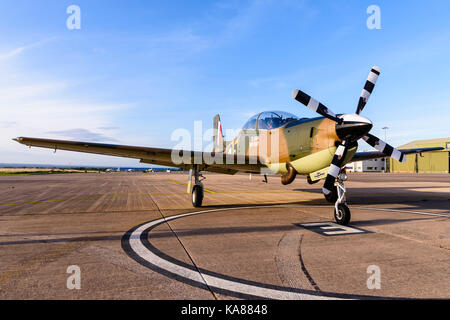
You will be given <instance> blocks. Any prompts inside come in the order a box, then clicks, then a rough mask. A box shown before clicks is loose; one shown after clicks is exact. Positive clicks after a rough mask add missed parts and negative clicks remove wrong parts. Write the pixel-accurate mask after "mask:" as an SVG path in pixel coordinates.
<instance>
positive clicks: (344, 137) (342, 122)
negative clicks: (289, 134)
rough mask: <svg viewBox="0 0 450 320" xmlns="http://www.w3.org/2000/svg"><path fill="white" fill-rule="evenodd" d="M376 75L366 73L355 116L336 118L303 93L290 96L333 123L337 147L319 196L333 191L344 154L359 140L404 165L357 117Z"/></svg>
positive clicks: (377, 71)
mask: <svg viewBox="0 0 450 320" xmlns="http://www.w3.org/2000/svg"><path fill="white" fill-rule="evenodd" d="M379 75H380V68H379V67H376V66H375V67H373V68H372V69H371V70H370V73H369V77H368V78H367V81H366V83H365V85H364V88H363V90H362V92H361V96H360V98H359V102H358V107H357V109H356V113H355V114H344V115H340V116H336V114H335V113H334V112H333V111H331V110H330V109H329V108H327V107H326V106H325V105H323V104H322V103H320V102H319V101H317V100H315V99H314V98H312V97H311V96H309V95H307V94H306V93H304V92H303V91H300V90H295V91H294V92H293V97H294V99H295V100H297V101H298V102H300V103H302V104H303V105H305V106H307V107H308V108H310V109H311V110H313V111H315V112H317V113H318V114H320V115H322V116H324V117H326V118H328V119H330V120H333V121H335V122H336V133H337V135H338V137H339V139H341V143H340V145H339V146H338V148H337V150H336V153H335V154H334V157H333V160H332V162H331V165H330V168H329V170H328V175H327V178H326V180H325V184H324V187H323V193H324V194H325V196H328V195H330V194H331V193H332V192H333V191H332V190H333V187H334V183H335V181H336V178H337V177H338V175H339V173H340V172H341V169H342V166H343V164H344V159H345V156H346V153H347V151H348V149H349V147H350V146H351V145H354V143H356V142H357V141H358V140H359V139H361V138H362V139H363V140H365V141H366V142H367V143H368V144H369V145H371V146H372V147H374V148H375V149H377V150H378V151H380V152H381V153H383V154H385V155H386V156H388V157H392V158H394V159H395V160H397V161H400V162H405V161H406V157H405V156H404V154H402V153H401V152H400V151H399V150H397V149H395V148H394V147H392V146H390V145H389V144H387V143H386V142H384V141H382V140H381V139H379V138H377V137H375V136H374V135H371V134H369V131H370V130H371V129H372V127H373V124H372V122H371V121H370V120H369V119H367V118H364V117H363V116H361V115H360V113H361V112H362V110H363V109H364V107H365V106H366V104H367V101H368V100H369V98H370V96H371V94H372V92H373V89H374V88H375V84H376V82H377V80H378V77H379Z"/></svg>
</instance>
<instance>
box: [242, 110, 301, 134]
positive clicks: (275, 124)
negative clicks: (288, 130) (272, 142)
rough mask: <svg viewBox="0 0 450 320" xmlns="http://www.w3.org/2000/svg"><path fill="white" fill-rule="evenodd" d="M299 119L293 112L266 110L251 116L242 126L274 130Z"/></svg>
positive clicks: (248, 128) (246, 128)
mask: <svg viewBox="0 0 450 320" xmlns="http://www.w3.org/2000/svg"><path fill="white" fill-rule="evenodd" d="M296 120H299V118H298V117H297V116H295V115H293V114H291V113H288V112H284V111H266V112H261V113H258V114H257V115H254V116H253V117H251V118H250V119H249V120H248V121H247V123H246V124H245V125H244V127H243V128H242V129H243V130H255V129H257V130H272V129H276V128H279V127H282V126H284V125H285V124H287V123H289V122H292V121H296Z"/></svg>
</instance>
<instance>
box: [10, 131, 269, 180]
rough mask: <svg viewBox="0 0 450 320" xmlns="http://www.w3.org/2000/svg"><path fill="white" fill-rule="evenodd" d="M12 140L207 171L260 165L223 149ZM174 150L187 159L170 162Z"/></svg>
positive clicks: (257, 168) (230, 171)
mask: <svg viewBox="0 0 450 320" xmlns="http://www.w3.org/2000/svg"><path fill="white" fill-rule="evenodd" d="M13 140H15V141H17V142H19V143H21V144H24V145H26V146H29V147H39V148H48V149H53V150H55V151H56V150H65V151H75V152H83V153H93V154H101V155H108V156H115V157H124V158H133V159H139V160H140V162H141V163H147V164H155V165H162V166H169V167H176V168H181V169H191V168H192V165H193V164H194V163H195V164H198V165H199V166H200V168H199V169H200V170H202V171H211V172H218V173H225V174H236V173H237V172H259V171H260V169H261V167H263V166H264V165H263V164H261V163H260V162H259V161H258V159H257V158H255V157H248V156H241V155H227V154H224V153H216V152H197V151H183V150H175V151H173V150H171V149H161V148H147V147H135V146H126V145H115V144H103V143H92V142H79V141H67V140H50V139H40V138H27V137H20V138H16V139H13ZM174 152H175V153H177V154H178V155H184V157H186V158H185V159H187V158H188V161H184V162H183V163H174V162H173V161H172V154H173V153H174ZM197 159H198V160H197ZM205 159H215V160H216V161H215V162H212V161H205ZM217 160H218V161H217ZM194 161H195V162H194Z"/></svg>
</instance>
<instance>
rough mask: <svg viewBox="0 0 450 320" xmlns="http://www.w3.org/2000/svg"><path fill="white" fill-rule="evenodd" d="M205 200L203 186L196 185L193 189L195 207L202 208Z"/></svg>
mask: <svg viewBox="0 0 450 320" xmlns="http://www.w3.org/2000/svg"><path fill="white" fill-rule="evenodd" d="M202 202H203V187H202V186H200V185H195V186H194V188H193V189H192V205H193V206H194V207H195V208H200V207H201V206H202Z"/></svg>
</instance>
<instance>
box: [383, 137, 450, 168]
mask: <svg viewBox="0 0 450 320" xmlns="http://www.w3.org/2000/svg"><path fill="white" fill-rule="evenodd" d="M433 147H443V148H445V149H444V150H441V151H435V152H426V153H423V154H422V155H420V154H412V155H408V156H407V157H406V162H405V163H400V162H397V161H395V160H392V159H390V171H391V172H413V173H414V172H415V173H449V172H450V170H449V169H450V138H441V139H431V140H418V141H413V142H410V143H408V144H405V145H403V146H400V147H399V149H412V148H433Z"/></svg>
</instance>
